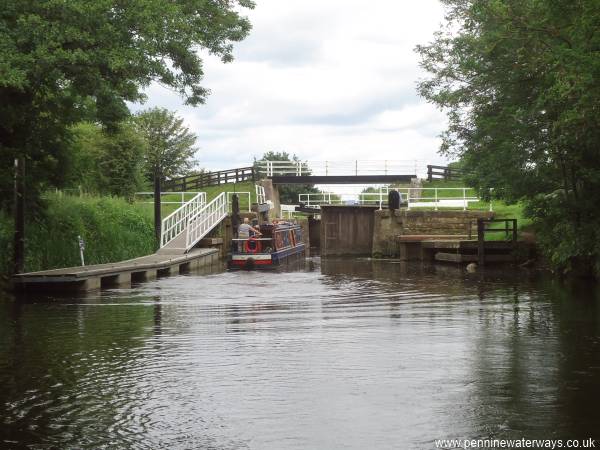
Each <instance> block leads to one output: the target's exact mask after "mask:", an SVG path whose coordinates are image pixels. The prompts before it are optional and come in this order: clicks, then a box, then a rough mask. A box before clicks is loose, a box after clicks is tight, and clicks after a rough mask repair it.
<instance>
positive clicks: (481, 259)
mask: <svg viewBox="0 0 600 450" xmlns="http://www.w3.org/2000/svg"><path fill="white" fill-rule="evenodd" d="M484 227H485V223H484V222H483V219H477V261H478V263H479V265H480V266H482V267H483V266H484V265H485V230H484Z"/></svg>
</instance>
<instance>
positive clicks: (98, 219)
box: [0, 193, 155, 275]
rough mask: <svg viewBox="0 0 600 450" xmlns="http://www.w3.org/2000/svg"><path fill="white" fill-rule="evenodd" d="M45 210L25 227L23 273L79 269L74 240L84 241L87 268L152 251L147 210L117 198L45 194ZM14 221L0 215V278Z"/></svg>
mask: <svg viewBox="0 0 600 450" xmlns="http://www.w3.org/2000/svg"><path fill="white" fill-rule="evenodd" d="M44 202H45V204H46V208H45V210H44V211H43V212H42V213H41V214H40V215H39V217H37V218H35V219H33V218H30V219H28V221H27V224H26V239H27V240H26V261H25V270H26V271H28V272H31V271H36V270H44V269H53V268H58V267H68V266H77V265H79V264H80V259H79V246H78V241H77V236H82V237H83V239H84V240H85V244H86V248H85V260H86V264H100V263H107V262H114V261H120V260H124V259H129V258H134V257H137V256H143V255H147V254H149V253H152V252H153V251H154V245H155V244H154V225H153V218H152V210H151V209H148V208H145V207H143V206H142V205H136V204H130V203H128V202H127V201H125V200H123V199H120V198H113V197H95V196H89V195H84V196H81V197H79V196H70V195H63V194H56V193H52V194H47V195H45V196H44ZM12 233H13V221H12V218H11V217H10V216H8V215H7V214H6V213H2V212H0V251H1V252H2V254H3V255H6V257H3V258H2V260H1V262H0V264H2V266H0V273H2V274H4V275H7V274H9V273H10V270H11V259H12V258H11V255H12V239H13V234H12Z"/></svg>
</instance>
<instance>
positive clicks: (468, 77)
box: [417, 0, 600, 273]
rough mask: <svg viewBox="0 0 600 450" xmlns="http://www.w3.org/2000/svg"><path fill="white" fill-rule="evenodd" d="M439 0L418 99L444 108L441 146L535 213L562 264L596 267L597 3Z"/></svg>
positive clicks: (478, 181)
mask: <svg viewBox="0 0 600 450" xmlns="http://www.w3.org/2000/svg"><path fill="white" fill-rule="evenodd" d="M442 1H443V3H444V4H445V5H446V7H447V15H446V19H447V24H446V25H445V26H444V27H443V28H442V30H440V31H439V32H438V33H437V34H436V36H435V40H434V41H433V42H432V43H430V44H429V45H423V46H419V47H417V52H418V53H419V54H420V56H421V64H422V66H423V67H424V68H425V69H426V70H427V71H428V72H429V74H430V76H429V77H428V78H427V79H424V80H421V82H420V83H419V91H420V94H421V95H422V96H424V97H425V98H426V99H428V100H429V101H431V102H433V103H435V104H437V105H439V106H440V107H442V108H444V109H446V111H447V112H448V118H449V126H448V129H447V130H446V132H445V133H444V134H443V145H442V149H441V151H442V152H443V153H445V154H447V155H450V156H458V157H459V158H460V159H461V161H462V163H463V164H464V168H465V169H466V170H467V171H469V172H472V173H473V176H471V177H470V179H471V181H472V182H473V183H474V184H475V185H476V186H477V187H478V188H480V189H482V190H485V191H487V189H488V188H492V187H493V188H494V192H495V193H496V194H497V195H498V196H500V197H502V198H504V199H506V200H507V201H509V202H515V201H522V202H524V203H525V204H526V205H527V206H528V212H529V214H530V215H531V216H532V217H533V218H534V219H535V223H536V226H537V230H538V236H539V241H540V243H541V244H542V246H543V247H544V248H545V250H546V251H547V254H548V256H549V258H550V260H551V262H552V263H553V264H554V265H555V266H556V267H560V268H562V269H564V270H569V269H572V268H574V266H575V265H577V264H580V263H583V264H584V265H586V266H587V267H592V266H593V265H594V264H595V265H596V269H597V270H600V233H599V231H598V230H599V228H598V225H599V224H600V212H599V211H598V208H597V205H598V204H600V152H599V148H598V142H600V123H599V122H600V114H599V112H600V111H599V108H600V83H599V82H598V80H599V79H600V33H599V32H598V30H600V3H598V2H597V1H596V0H577V1H566V0H559V1H557V0H494V1H487V0H442ZM598 273H600V272H598Z"/></svg>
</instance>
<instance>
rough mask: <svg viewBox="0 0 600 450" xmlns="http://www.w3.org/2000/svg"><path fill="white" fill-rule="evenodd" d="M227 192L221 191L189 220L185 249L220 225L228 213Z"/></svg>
mask: <svg viewBox="0 0 600 450" xmlns="http://www.w3.org/2000/svg"><path fill="white" fill-rule="evenodd" d="M228 210H229V208H228V203H227V192H221V193H220V194H219V195H218V196H216V197H215V198H214V199H213V200H212V201H210V202H209V203H207V204H206V205H204V207H203V208H202V209H200V210H199V211H197V212H196V213H195V214H194V215H192V216H190V217H189V218H188V220H187V226H186V229H185V230H186V238H185V249H186V251H188V250H189V249H191V248H192V247H193V246H194V245H196V244H197V243H198V241H199V240H200V239H202V238H203V237H204V236H206V235H207V234H208V233H209V232H210V231H211V230H212V229H213V228H214V227H215V226H216V225H218V224H219V223H220V222H221V221H222V220H223V219H224V218H225V217H226V216H227V213H228Z"/></svg>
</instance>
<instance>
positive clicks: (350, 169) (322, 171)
mask: <svg viewBox="0 0 600 450" xmlns="http://www.w3.org/2000/svg"><path fill="white" fill-rule="evenodd" d="M421 165H422V164H421V163H420V162H419V161H418V160H404V161H402V160H381V161H367V160H353V161H258V168H259V170H260V171H261V172H262V173H264V174H266V175H267V176H268V177H271V176H274V175H295V176H302V175H319V176H322V175H325V176H330V175H331V176H334V175H401V174H402V175H403V174H409V175H416V174H417V170H418V167H420V166H421ZM423 167H424V166H423Z"/></svg>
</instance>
